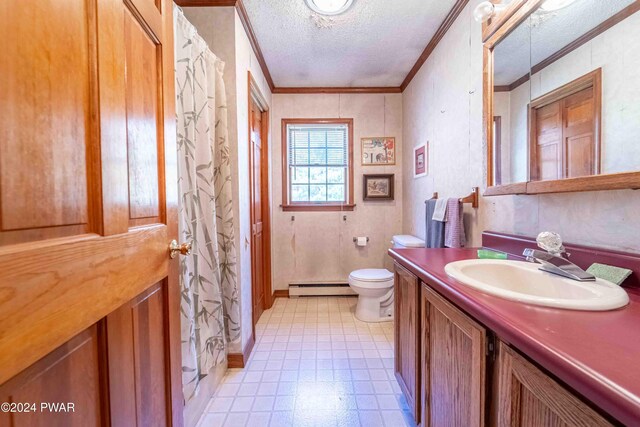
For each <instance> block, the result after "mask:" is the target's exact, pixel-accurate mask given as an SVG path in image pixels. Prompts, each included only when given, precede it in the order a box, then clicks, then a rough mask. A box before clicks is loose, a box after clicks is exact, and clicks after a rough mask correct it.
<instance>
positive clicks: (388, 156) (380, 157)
mask: <svg viewBox="0 0 640 427" xmlns="http://www.w3.org/2000/svg"><path fill="white" fill-rule="evenodd" d="M361 141H362V166H379V165H395V164H396V139H395V138H394V137H390V136H382V137H373V138H362V140H361Z"/></svg>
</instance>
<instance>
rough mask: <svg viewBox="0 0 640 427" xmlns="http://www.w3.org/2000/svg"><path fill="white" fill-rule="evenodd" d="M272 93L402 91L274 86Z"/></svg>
mask: <svg viewBox="0 0 640 427" xmlns="http://www.w3.org/2000/svg"><path fill="white" fill-rule="evenodd" d="M272 93H281V94H285V93H286V94H296V93H297V94H305V93H306V94H311V93H402V89H400V87H276V88H274V89H273V91H272Z"/></svg>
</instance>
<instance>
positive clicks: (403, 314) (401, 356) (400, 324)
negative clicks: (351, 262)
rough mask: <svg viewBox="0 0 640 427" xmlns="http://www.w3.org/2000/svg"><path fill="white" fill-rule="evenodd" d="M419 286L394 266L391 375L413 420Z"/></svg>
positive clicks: (416, 391) (416, 393)
mask: <svg viewBox="0 0 640 427" xmlns="http://www.w3.org/2000/svg"><path fill="white" fill-rule="evenodd" d="M419 298H420V285H419V281H418V278H417V277H416V276H414V275H413V274H411V273H410V272H409V271H408V270H406V269H405V268H403V267H402V266H400V265H399V264H395V281H394V320H395V322H394V328H395V330H394V340H395V345H394V351H395V355H394V356H395V376H396V379H397V380H398V384H399V385H400V389H401V390H402V393H403V394H404V396H405V398H406V399H407V403H408V405H409V409H411V413H412V414H413V418H414V420H419V419H420V372H421V365H420V299H419Z"/></svg>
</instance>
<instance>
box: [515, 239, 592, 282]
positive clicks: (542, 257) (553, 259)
mask: <svg viewBox="0 0 640 427" xmlns="http://www.w3.org/2000/svg"><path fill="white" fill-rule="evenodd" d="M536 242H537V243H538V247H540V248H542V249H544V250H545V251H546V252H545V251H540V250H537V249H530V248H527V249H525V250H524V252H523V253H522V255H524V256H525V257H526V259H527V261H529V262H537V263H540V264H542V267H540V270H542V271H546V272H547V273H553V274H557V275H559V276H562V277H566V278H569V279H572V280H578V281H580V282H593V281H595V280H596V278H595V276H594V275H593V274H590V273H588V272H586V271H584V270H583V269H582V268H580V267H578V266H577V265H575V264H574V263H572V262H571V261H569V260H568V259H566V258H565V257H563V256H562V254H564V253H566V250H565V248H564V246H563V245H562V238H561V237H560V235H559V234H557V233H553V232H549V231H544V232H542V233H540V234H538V237H537V239H536ZM568 255H569V254H567V256H568Z"/></svg>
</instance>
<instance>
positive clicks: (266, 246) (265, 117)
mask: <svg viewBox="0 0 640 427" xmlns="http://www.w3.org/2000/svg"><path fill="white" fill-rule="evenodd" d="M247 76H248V78H247V84H248V103H247V112H248V116H247V117H248V120H247V122H248V125H247V132H248V133H247V135H248V145H249V153H251V102H252V101H254V102H256V103H257V104H258V106H259V107H260V109H261V110H262V129H261V130H260V132H261V136H262V137H261V142H262V150H261V153H262V159H261V162H260V164H261V178H262V179H261V181H260V182H261V186H262V189H261V197H262V203H261V205H262V245H263V248H262V254H263V255H262V265H263V282H262V283H263V286H264V289H263V293H264V307H263V309H264V310H267V309H269V308H271V306H273V296H272V291H271V289H272V286H271V204H270V202H269V200H270V197H269V195H270V191H269V183H270V180H269V148H270V144H269V105H268V104H267V101H266V98H265V97H264V96H263V95H262V92H261V91H260V88H259V87H258V83H257V82H256V80H255V79H254V78H253V75H252V74H251V71H247ZM249 174H250V175H249V176H250V178H249V200H253V179H252V178H253V162H252V157H251V154H249ZM249 215H250V224H253V220H254V218H253V209H249ZM249 240H250V245H251V248H250V253H251V290H252V295H253V289H254V286H255V283H254V277H255V276H254V271H253V266H254V262H253V238H251V239H249ZM251 306H252V308H253V303H252V304H251ZM251 319H252V321H251V323H252V334H253V339H255V334H256V332H255V324H256V322H257V319H254V317H253V313H252V315H251Z"/></svg>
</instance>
